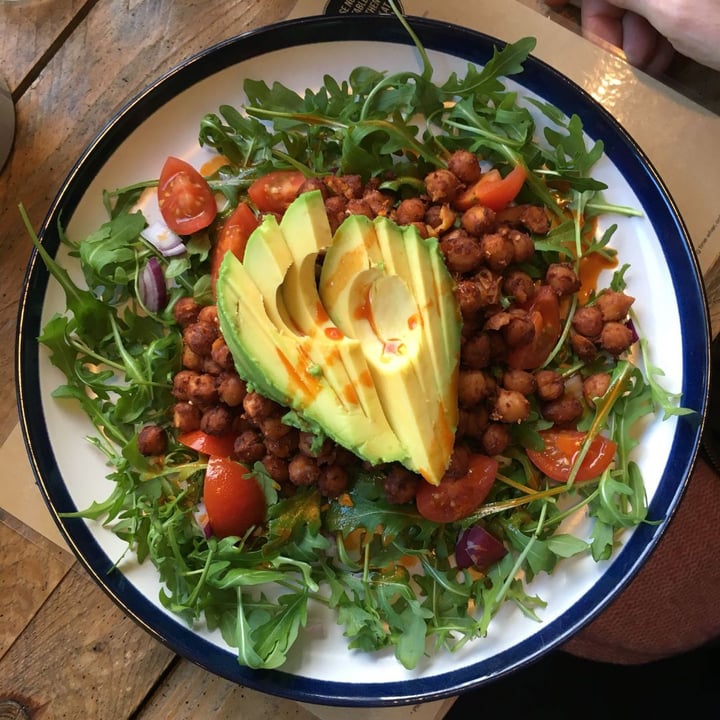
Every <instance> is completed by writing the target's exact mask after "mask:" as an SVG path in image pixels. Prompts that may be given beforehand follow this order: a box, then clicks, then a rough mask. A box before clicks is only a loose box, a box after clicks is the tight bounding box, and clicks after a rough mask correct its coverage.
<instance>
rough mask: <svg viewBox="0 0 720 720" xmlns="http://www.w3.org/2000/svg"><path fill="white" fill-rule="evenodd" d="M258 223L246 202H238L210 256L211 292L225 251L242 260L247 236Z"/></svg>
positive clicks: (221, 230)
mask: <svg viewBox="0 0 720 720" xmlns="http://www.w3.org/2000/svg"><path fill="white" fill-rule="evenodd" d="M258 224H259V223H258V219H257V218H256V217H255V214H254V213H253V211H252V210H251V209H250V206H249V205H248V204H247V203H240V204H239V205H238V206H237V207H236V208H235V209H234V210H233V211H232V213H231V215H230V217H229V218H228V219H227V220H226V221H225V222H224V223H223V226H222V228H221V229H220V233H219V235H218V238H217V240H216V241H215V244H214V245H213V249H212V254H211V257H210V278H211V282H212V288H213V293H214V292H215V283H216V281H217V276H218V273H219V272H220V265H221V264H222V261H223V258H224V257H225V253H226V252H227V251H228V250H229V251H230V252H232V253H233V255H235V257H237V259H238V260H242V259H243V257H244V255H245V247H246V246H247V241H248V238H249V237H250V235H252V232H253V230H255V228H256V227H257V226H258Z"/></svg>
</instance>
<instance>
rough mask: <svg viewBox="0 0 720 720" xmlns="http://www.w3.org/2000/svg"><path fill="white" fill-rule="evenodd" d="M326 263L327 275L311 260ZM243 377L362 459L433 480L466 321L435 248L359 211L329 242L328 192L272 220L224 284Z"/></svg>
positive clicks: (450, 422) (225, 266)
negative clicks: (396, 466)
mask: <svg viewBox="0 0 720 720" xmlns="http://www.w3.org/2000/svg"><path fill="white" fill-rule="evenodd" d="M319 256H320V257H322V256H324V260H323V263H322V270H321V272H320V277H319V280H318V279H317V272H316V268H317V260H318V257H319ZM216 290H217V307H218V316H219V318H220V328H221V330H222V333H223V336H224V337H225V341H226V342H227V344H228V347H229V348H230V350H231V352H232V354H233V358H234V360H235V364H236V366H237V369H238V372H239V373H240V375H241V377H243V378H244V379H245V380H246V381H247V382H248V383H250V384H251V385H252V386H253V387H254V388H255V389H256V390H257V391H258V392H259V393H261V394H263V395H265V396H266V397H269V398H271V399H273V400H275V401H277V402H279V403H281V404H283V405H285V406H287V407H289V408H292V409H293V410H295V411H296V412H297V413H298V414H299V415H300V416H301V417H303V418H304V419H305V420H307V421H308V422H310V423H314V424H317V425H319V426H320V427H321V428H322V429H323V431H324V432H325V433H326V434H327V435H328V436H329V437H331V438H332V439H333V440H335V441H336V442H338V443H339V444H340V445H343V446H344V447H346V448H348V449H349V450H351V451H352V452H354V453H355V454H356V455H358V456H359V457H361V458H363V459H364V460H367V461H369V462H370V463H372V464H374V465H377V464H381V463H387V462H394V461H397V462H400V463H401V464H403V465H404V466H405V467H407V468H408V469H409V470H412V471H413V472H417V473H419V474H421V475H422V476H423V477H424V478H425V479H426V480H427V481H428V482H430V483H432V484H437V483H439V482H440V479H441V477H442V476H443V474H444V473H445V470H446V469H447V466H448V463H449V462H450V455H451V453H452V448H453V443H454V437H455V430H456V427H457V414H458V409H457V374H458V359H459V355H460V327H461V321H460V312H459V309H458V305H457V301H456V299H455V295H454V292H453V290H454V284H453V280H452V278H451V276H450V274H449V273H448V271H447V268H446V267H445V264H444V262H443V258H442V256H441V254H440V251H439V248H438V244H437V241H436V240H432V239H431V240H425V239H423V238H421V237H420V235H419V234H418V233H417V231H416V230H415V228H413V227H399V226H398V225H395V224H394V223H393V222H391V221H390V220H388V219H386V218H376V219H375V220H370V219H368V218H366V217H364V216H360V215H351V216H350V217H348V218H347V219H346V220H345V221H344V222H343V224H342V225H341V226H340V227H339V228H338V230H337V231H336V233H335V235H334V236H333V234H332V232H331V230H330V225H329V223H328V219H327V215H326V212H325V206H324V202H323V198H322V195H321V194H320V192H319V191H313V192H308V193H303V194H302V195H300V196H299V197H298V198H297V199H296V200H295V201H294V202H293V203H292V204H291V205H290V207H289V208H288V209H287V211H286V212H285V215H284V216H283V218H282V220H281V221H280V222H279V223H278V221H277V220H276V219H275V217H274V216H272V215H268V216H266V217H265V218H264V219H263V222H262V223H261V225H260V226H259V227H258V228H257V230H255V232H254V233H253V234H252V235H251V236H250V239H249V240H248V244H247V248H246V250H245V256H244V258H243V260H242V262H241V261H240V260H238V259H237V258H236V257H235V256H234V255H233V254H232V253H227V254H226V255H225V258H224V259H223V262H222V266H221V268H220V274H219V277H218V281H217V286H216Z"/></svg>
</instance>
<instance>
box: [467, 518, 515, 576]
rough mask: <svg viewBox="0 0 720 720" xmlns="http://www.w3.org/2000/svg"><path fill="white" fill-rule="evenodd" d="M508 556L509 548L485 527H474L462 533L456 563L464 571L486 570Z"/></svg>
mask: <svg viewBox="0 0 720 720" xmlns="http://www.w3.org/2000/svg"><path fill="white" fill-rule="evenodd" d="M505 555H507V548H506V547H505V546H504V545H503V544H502V543H501V542H500V541H499V540H498V539H497V538H496V537H495V536H494V535H492V534H491V533H489V532H488V531H487V530H486V529H485V528H484V527H481V526H480V525H473V526H472V527H469V528H467V529H466V530H463V531H462V532H461V533H460V537H459V538H458V541H457V544H456V545H455V561H456V563H457V566H458V567H459V568H460V569H461V570H462V569H464V568H469V567H475V568H477V569H478V570H485V568H488V567H490V566H491V565H493V564H494V563H496V562H497V561H498V560H502V558H504V557H505Z"/></svg>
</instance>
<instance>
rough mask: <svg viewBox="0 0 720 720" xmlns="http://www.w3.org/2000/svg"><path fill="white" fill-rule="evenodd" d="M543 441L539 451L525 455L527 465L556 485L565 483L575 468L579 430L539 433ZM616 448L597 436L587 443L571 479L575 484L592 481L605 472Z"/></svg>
mask: <svg viewBox="0 0 720 720" xmlns="http://www.w3.org/2000/svg"><path fill="white" fill-rule="evenodd" d="M540 435H541V436H542V438H543V440H544V441H545V448H544V449H543V450H531V449H529V448H528V450H527V455H528V457H529V458H530V461H531V462H532V463H533V465H535V467H537V468H538V470H540V471H541V472H542V473H544V474H545V475H547V476H548V477H549V478H550V479H551V480H555V481H556V482H567V481H568V478H569V477H570V471H571V470H572V468H573V465H574V464H575V460H576V459H577V457H578V455H579V453H580V449H581V447H582V444H583V442H584V441H585V438H586V437H587V436H586V434H585V433H584V432H581V431H579V430H555V429H550V430H542V431H541V432H540ZM616 449H617V444H616V443H615V441H613V440H610V438H606V437H605V436H603V435H597V436H596V437H595V438H593V440H592V442H591V443H590V448H589V450H588V452H587V454H586V455H585V457H584V458H583V461H582V463H581V465H580V467H579V468H578V472H577V474H576V475H575V480H577V481H578V482H583V481H584V480H591V479H592V478H596V477H597V476H598V475H600V474H602V473H603V472H604V471H605V470H607V468H608V466H609V465H610V463H611V462H612V460H613V458H614V457H615V450H616Z"/></svg>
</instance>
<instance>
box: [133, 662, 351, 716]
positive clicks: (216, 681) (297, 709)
mask: <svg viewBox="0 0 720 720" xmlns="http://www.w3.org/2000/svg"><path fill="white" fill-rule="evenodd" d="M343 712H344V711H343ZM167 718H173V720H195V719H196V718H213V720H238V719H239V718H242V720H289V719H290V718H292V719H293V720H316V716H315V715H314V714H313V713H311V712H310V711H309V710H306V709H305V708H303V707H302V706H300V705H298V704H297V703H295V702H293V701H291V700H285V699H283V698H277V697H273V696H270V695H265V694H264V693H259V692H257V691H255V690H251V689H249V688H246V687H243V686H242V685H236V684H235V683H231V682H229V681H227V680H224V679H223V678H220V677H218V676H216V675H213V674H212V673H209V672H207V671H205V670H203V669H201V668H198V667H195V666H194V665H193V664H192V663H190V662H188V661H187V660H182V661H180V662H179V663H178V664H177V665H176V666H175V667H174V668H173V669H172V672H170V673H168V675H167V676H166V677H165V678H164V679H163V682H162V684H161V685H160V686H159V687H158V688H157V690H156V691H155V693H154V694H153V695H152V697H150V698H149V699H148V701H147V702H146V703H145V705H144V706H143V708H142V710H141V712H140V713H139V714H138V716H137V720H166V719H167Z"/></svg>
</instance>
